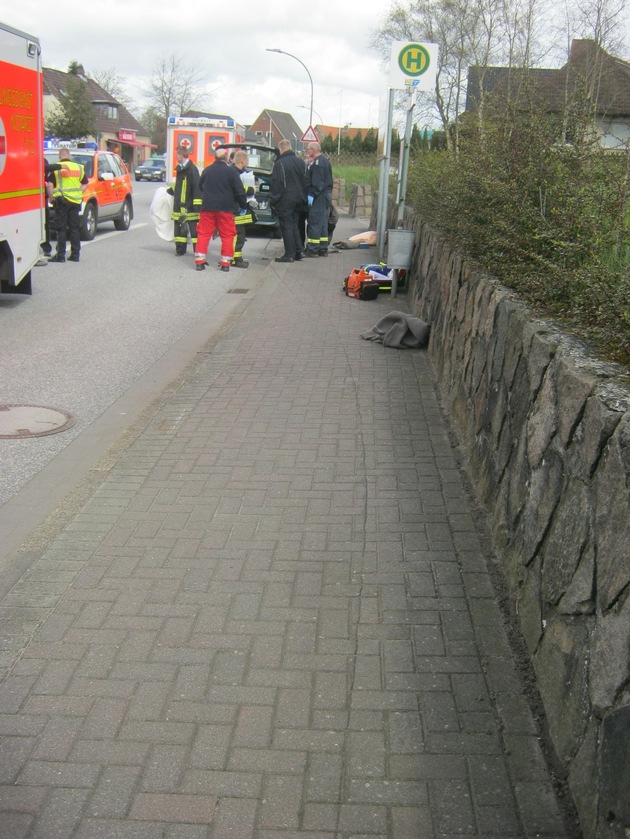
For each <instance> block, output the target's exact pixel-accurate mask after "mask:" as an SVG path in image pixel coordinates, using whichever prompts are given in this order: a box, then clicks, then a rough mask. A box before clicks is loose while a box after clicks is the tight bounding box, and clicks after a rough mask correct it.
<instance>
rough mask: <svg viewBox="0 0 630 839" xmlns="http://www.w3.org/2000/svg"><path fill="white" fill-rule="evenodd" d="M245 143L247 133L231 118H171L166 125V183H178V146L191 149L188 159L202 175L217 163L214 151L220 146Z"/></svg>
mask: <svg viewBox="0 0 630 839" xmlns="http://www.w3.org/2000/svg"><path fill="white" fill-rule="evenodd" d="M244 140H245V135H244V133H241V128H240V127H239V126H238V125H237V124H236V122H235V121H234V120H233V119H232V118H231V117H223V116H207V117H169V118H168V122H167V125H166V171H167V180H169V181H171V182H172V181H173V180H174V179H175V178H174V174H173V173H174V171H175V167H176V166H177V159H176V157H175V149H176V148H177V147H178V146H184V148H187V149H188V151H189V159H190V160H192V161H193V163H195V164H196V165H197V168H198V169H199V171H200V172H201V171H203V170H204V169H205V168H206V166H209V165H210V164H211V163H214V159H215V158H214V150H215V149H216V148H217V146H222V145H224V144H225V143H240V142H243V141H244Z"/></svg>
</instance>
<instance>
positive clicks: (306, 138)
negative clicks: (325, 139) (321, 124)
mask: <svg viewBox="0 0 630 839" xmlns="http://www.w3.org/2000/svg"><path fill="white" fill-rule="evenodd" d="M302 142H303V143H319V137H318V136H317V134H316V133H315V129H314V128H313V126H312V125H309V127H308V128H307V129H306V131H305V132H304V134H303V135H302Z"/></svg>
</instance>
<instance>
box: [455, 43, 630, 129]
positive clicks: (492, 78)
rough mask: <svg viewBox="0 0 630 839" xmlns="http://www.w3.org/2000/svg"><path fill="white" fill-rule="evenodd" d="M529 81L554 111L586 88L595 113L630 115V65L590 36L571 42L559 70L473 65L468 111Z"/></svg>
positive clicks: (529, 84)
mask: <svg viewBox="0 0 630 839" xmlns="http://www.w3.org/2000/svg"><path fill="white" fill-rule="evenodd" d="M524 81H526V82H527V83H528V92H529V93H530V94H533V95H537V96H538V97H539V98H540V99H541V100H542V101H543V102H544V103H545V105H546V107H547V108H548V110H549V111H551V112H552V113H558V112H560V111H563V110H564V108H565V105H566V102H567V100H568V99H570V98H571V97H572V95H575V96H583V94H584V92H585V91H586V93H587V95H588V97H589V99H590V100H591V101H592V102H593V103H594V105H595V112H596V113H597V114H598V115H600V116H602V115H605V116H607V117H629V116H630V64H629V63H628V62H627V61H623V60H622V59H620V58H616V57H615V56H612V55H610V54H609V53H607V52H606V51H605V50H604V49H602V47H600V46H599V45H598V44H596V43H595V41H593V40H590V39H576V40H574V41H573V42H572V44H571V53H570V55H569V60H568V61H567V63H566V64H565V65H564V66H563V67H561V68H559V69H556V70H549V69H540V68H532V69H522V68H518V69H516V68H512V69H511V68H509V67H479V66H473V67H470V69H469V71H468V87H467V91H466V110H470V109H471V108H474V107H475V106H476V105H477V104H478V103H479V101H480V98H481V90H482V89H483V91H484V93H485V94H488V93H491V92H493V93H496V94H501V93H502V94H506V93H507V91H508V89H509V86H511V87H513V88H516V87H517V86H518V85H519V84H521V83H522V82H524Z"/></svg>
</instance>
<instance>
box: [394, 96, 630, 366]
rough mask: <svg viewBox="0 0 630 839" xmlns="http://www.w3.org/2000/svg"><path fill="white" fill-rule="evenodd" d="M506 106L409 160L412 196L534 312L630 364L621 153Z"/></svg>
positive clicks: (629, 273) (624, 159)
mask: <svg viewBox="0 0 630 839" xmlns="http://www.w3.org/2000/svg"><path fill="white" fill-rule="evenodd" d="M577 128H578V127H576V126H570V129H571V130H572V134H573V136H578V135H579V136H581V137H583V140H582V141H580V142H579V143H577V142H576V143H574V144H573V145H567V144H559V143H558V142H557V138H558V137H559V136H561V133H562V126H561V125H560V124H559V122H557V121H554V120H553V119H551V118H550V117H549V116H548V115H538V116H537V115H536V114H535V113H532V112H531V111H530V112H525V111H519V110H516V109H515V110H510V109H509V108H507V107H505V106H503V107H502V108H500V109H499V108H498V109H497V110H496V111H495V112H491V111H490V112H489V113H487V114H486V115H485V118H484V120H483V124H480V122H473V121H472V120H469V121H468V122H467V123H466V124H464V125H463V126H462V130H461V144H460V148H459V150H458V153H457V154H455V153H452V152H447V151H443V152H428V153H424V154H420V155H417V156H416V157H415V158H414V159H413V160H412V163H411V165H410V170H409V185H408V201H409V203H410V204H412V205H414V206H415V207H416V208H421V215H422V217H423V218H425V219H426V220H427V221H428V222H430V223H431V224H432V225H433V226H435V227H436V228H438V229H440V230H441V231H442V232H443V233H444V234H445V235H446V236H447V238H449V239H450V240H451V241H453V242H454V243H455V244H456V245H457V246H458V247H459V248H460V250H461V251H462V252H464V253H466V254H467V256H468V257H469V258H471V259H472V260H474V261H475V262H476V263H478V264H479V265H480V266H482V267H483V268H484V269H485V270H487V271H489V272H490V273H492V274H493V275H494V276H496V277H497V278H498V279H499V280H500V281H501V282H502V283H504V284H505V285H507V286H509V287H511V288H514V289H515V290H517V291H518V292H519V293H520V294H521V295H522V296H523V297H524V298H526V299H527V300H528V302H529V303H530V304H531V305H533V306H534V307H535V308H536V309H537V310H538V311H540V312H542V313H543V314H546V315H552V316H555V317H556V318H559V319H561V320H562V322H563V323H564V325H565V326H566V327H569V328H573V329H575V330H576V331H578V332H579V333H580V335H582V336H584V335H585V336H586V337H589V338H591V339H592V340H593V341H594V342H596V344H597V346H598V347H599V349H600V350H601V351H602V352H603V353H604V354H605V355H607V356H608V357H609V358H612V359H614V360H617V361H621V362H624V363H626V364H628V363H630V261H629V259H628V252H629V247H628V242H629V241H630V238H629V226H628V216H629V213H628V209H627V208H628V199H627V194H626V189H627V184H626V179H627V172H626V167H627V165H628V153H627V152H626V153H619V152H611V151H604V150H602V149H601V148H599V146H597V145H596V144H594V143H593V142H591V141H590V140H589V139H588V134H587V133H586V132H584V131H581V132H580V131H578V130H577Z"/></svg>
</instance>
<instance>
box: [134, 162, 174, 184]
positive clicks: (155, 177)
mask: <svg viewBox="0 0 630 839" xmlns="http://www.w3.org/2000/svg"><path fill="white" fill-rule="evenodd" d="M134 176H135V179H136V180H137V181H165V180H166V160H164V158H163V157H151V158H149V160H145V161H144V163H141V164H140V165H139V166H136V168H135V171H134Z"/></svg>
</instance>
